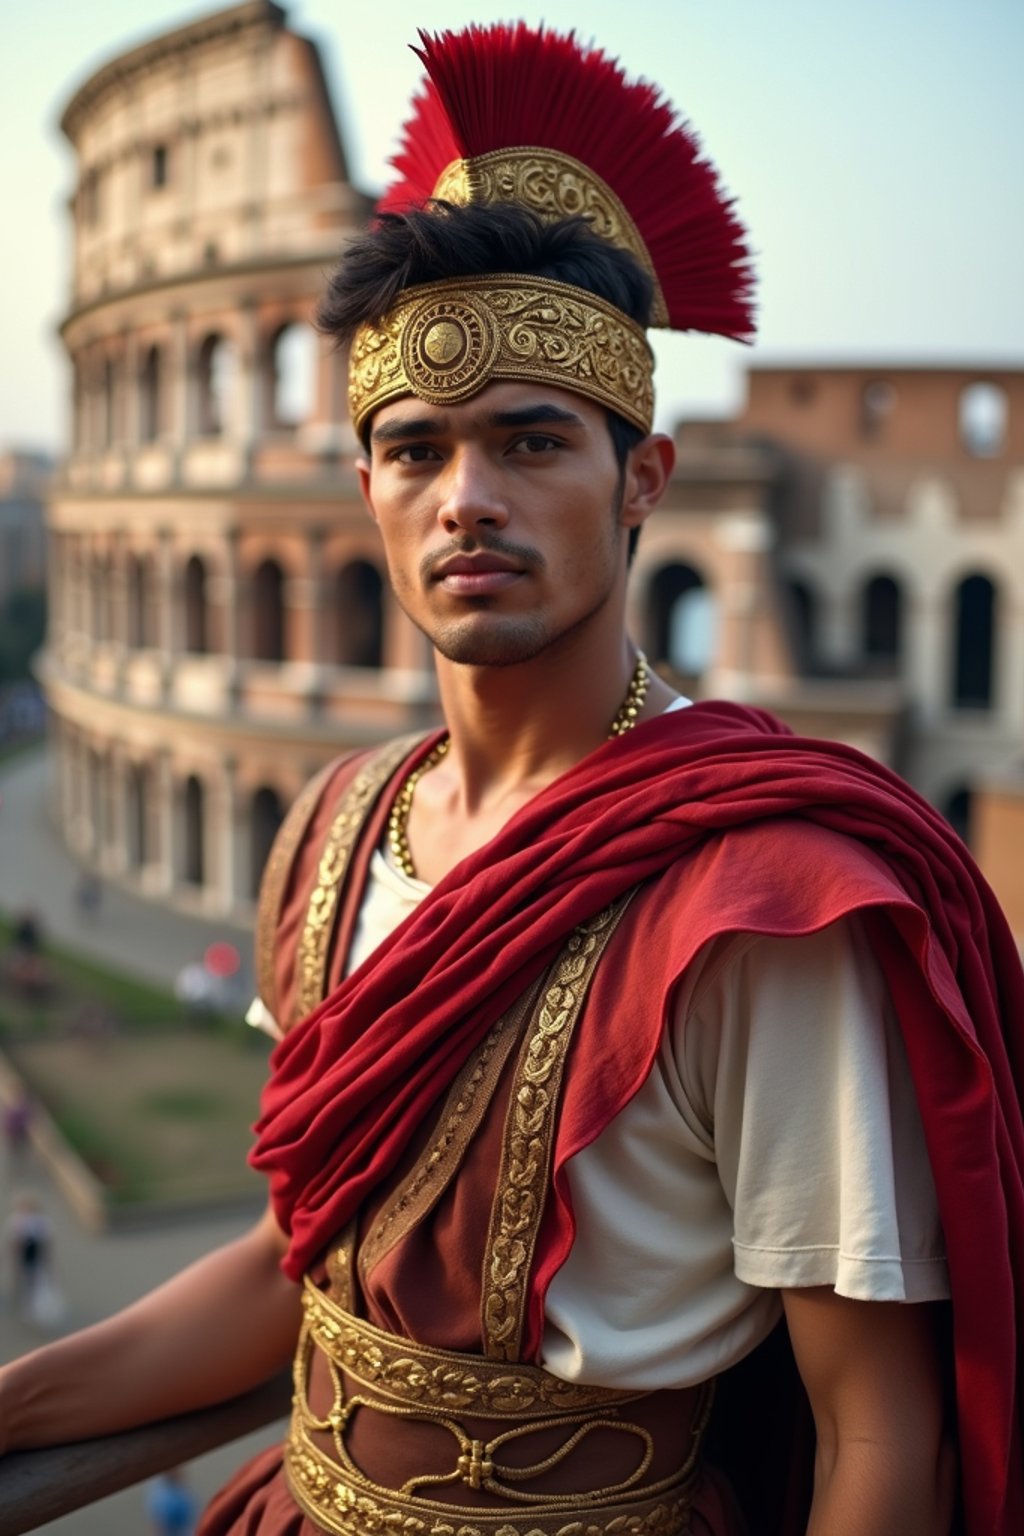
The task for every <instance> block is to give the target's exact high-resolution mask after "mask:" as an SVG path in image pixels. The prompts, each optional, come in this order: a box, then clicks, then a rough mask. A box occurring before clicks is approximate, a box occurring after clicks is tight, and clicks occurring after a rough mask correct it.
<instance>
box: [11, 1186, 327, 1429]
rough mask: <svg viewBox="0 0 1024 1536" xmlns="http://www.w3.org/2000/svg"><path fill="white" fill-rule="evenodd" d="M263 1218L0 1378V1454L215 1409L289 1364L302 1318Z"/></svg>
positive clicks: (270, 1220) (278, 1246)
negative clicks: (105, 1317)
mask: <svg viewBox="0 0 1024 1536" xmlns="http://www.w3.org/2000/svg"><path fill="white" fill-rule="evenodd" d="M285 1246H286V1243H285V1239H284V1236H283V1234H282V1233H281V1231H280V1228H279V1227H278V1225H277V1222H276V1221H275V1220H274V1217H273V1214H272V1213H271V1212H270V1211H269V1210H268V1211H267V1212H266V1214H265V1215H264V1216H263V1218H262V1220H261V1221H260V1222H258V1223H257V1225H256V1226H254V1227H253V1228H252V1229H251V1230H250V1231H249V1232H247V1233H246V1234H245V1235H244V1236H243V1237H240V1238H239V1239H238V1241H237V1242H234V1243H229V1244H227V1245H226V1246H225V1247H223V1248H218V1249H217V1250H216V1251H215V1252H213V1253H211V1254H208V1255H207V1257H206V1258H205V1259H200V1260H199V1262H198V1263H197V1264H193V1265H191V1266H190V1268H188V1269H186V1270H183V1271H182V1273H181V1274H180V1275H176V1276H175V1277H174V1279H173V1280H168V1281H167V1282H166V1284H164V1285H162V1286H160V1287H159V1288H158V1289H157V1290H155V1291H151V1292H150V1293H149V1295H148V1296H144V1297H143V1298H142V1300H141V1301H137V1302H135V1304H134V1305H133V1306H130V1307H127V1308H126V1309H125V1310H124V1311H123V1312H119V1313H118V1314H117V1315H116V1316H115V1317H111V1318H109V1319H108V1320H107V1321H106V1322H103V1323H97V1324H96V1325H95V1326H94V1327H92V1328H86V1329H84V1330H83V1331H82V1332H81V1333H74V1334H71V1335H69V1336H68V1337H67V1338H66V1339H60V1340H59V1341H58V1342H57V1343H54V1344H48V1345H47V1346H46V1347H45V1348H44V1349H39V1350H36V1351H35V1352H34V1353H33V1354H31V1355H25V1356H24V1357H23V1358H22V1359H20V1360H15V1361H13V1362H12V1363H11V1364H10V1365H8V1366H5V1367H4V1368H3V1369H2V1370H0V1455H2V1454H3V1453H4V1452H5V1451H13V1450H29V1449H31V1448H33V1447H35V1446H42V1445H62V1444H64V1443H66V1442H68V1441H73V1440H86V1439H90V1438H92V1437H93V1436H94V1435H107V1434H114V1433H116V1432H117V1431H119V1430H122V1429H131V1428H134V1427H135V1426H136V1425H139V1424H148V1423H152V1422H153V1421H154V1420H156V1419H164V1418H169V1417H171V1416H172V1415H174V1414H179V1413H188V1412H191V1411H193V1410H195V1409H197V1408H205V1407H208V1406H209V1405H210V1404H212V1403H218V1402H224V1401H226V1400H227V1399H228V1398H230V1397H234V1396H236V1395H237V1394H238V1393H240V1392H245V1391H248V1389H249V1388H250V1387H255V1386H258V1385H259V1383H260V1382H262V1381H266V1380H267V1379H268V1377H270V1376H273V1375H274V1374H275V1372H277V1371H279V1370H281V1369H282V1368H283V1367H284V1366H285V1365H287V1364H288V1362H289V1361H290V1360H291V1358H292V1355H293V1354H294V1351H295V1344H296V1341H297V1339H298V1334H299V1326H300V1323H301V1318H302V1303H301V1294H300V1291H299V1287H298V1286H297V1285H293V1284H292V1282H291V1281H290V1280H288V1279H286V1278H285V1276H284V1274H283V1273H282V1271H281V1269H280V1259H281V1255H282V1253H283V1252H284V1248H285Z"/></svg>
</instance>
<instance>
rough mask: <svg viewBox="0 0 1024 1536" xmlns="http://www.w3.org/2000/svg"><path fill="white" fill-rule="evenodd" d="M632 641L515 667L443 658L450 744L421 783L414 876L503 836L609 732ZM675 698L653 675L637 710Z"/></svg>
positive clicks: (563, 649)
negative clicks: (458, 663) (514, 819)
mask: <svg viewBox="0 0 1024 1536" xmlns="http://www.w3.org/2000/svg"><path fill="white" fill-rule="evenodd" d="M635 666H636V648H635V647H634V646H633V645H632V644H631V642H630V641H629V640H628V638H627V637H626V636H625V635H624V634H623V633H622V632H621V630H620V631H619V632H618V633H617V634H616V636H615V641H614V644H608V645H606V646H604V647H595V646H594V645H592V644H591V645H589V646H587V647H586V651H585V654H582V655H581V654H580V653H579V651H577V650H575V648H574V647H572V646H571V645H565V646H558V647H551V648H549V649H548V650H547V651H545V653H544V655H543V656H539V657H537V659H536V660H535V661H533V662H529V663H524V664H521V665H518V666H515V667H501V668H498V667H487V668H485V667H468V666H456V665H455V664H453V663H451V662H447V661H445V660H444V659H443V658H441V659H440V660H439V665H438V678H439V682H440V688H441V699H442V704H443V707H444V714H445V720H446V722H447V724H448V728H449V731H450V733H451V748H450V750H449V752H448V753H447V755H446V756H445V757H444V758H443V760H442V761H441V763H440V764H439V765H438V766H437V767H436V768H434V769H433V770H432V771H431V772H430V773H427V774H424V776H423V777H422V778H421V779H420V781H419V783H418V784H417V786H416V792H415V795H414V797H413V802H412V808H411V811H410V814H409V819H408V823H407V826H406V836H407V839H408V843H409V847H410V849H411V854H412V860H413V865H414V867H415V870H416V874H417V876H418V877H419V878H420V879H421V880H423V881H425V882H426V883H427V884H428V885H434V884H436V883H437V882H438V881H439V880H441V879H442V878H443V876H444V875H445V874H447V872H448V870H449V869H451V868H452V867H453V866H454V865H455V864H457V863H459V862H460V861H461V860H462V859H464V858H465V857H467V855H468V854H470V853H473V852H474V851H475V850H476V849H478V848H481V847H483V845H484V844H485V843H487V842H490V840H491V838H493V837H495V836H497V834H498V833H499V832H500V831H501V829H502V827H503V826H504V825H505V824H506V822H508V821H509V820H510V819H511V818H512V817H513V816H514V815H515V814H516V812H517V811H519V810H521V809H522V808H523V806H524V805H526V804H527V802H528V801H530V800H532V799H533V797H534V795H537V794H539V793H540V792H541V790H543V789H546V788H547V786H548V785H549V784H551V783H552V782H553V781H554V780H555V779H556V778H558V777H559V776H560V775H561V774H563V773H565V772H567V771H568V770H569V769H570V768H572V767H573V766H574V765H575V764H576V763H578V762H579V761H580V760H581V758H584V757H586V756H587V754H588V753H589V752H593V751H594V750H595V749H596V748H597V747H599V746H601V744H602V743H603V742H604V741H606V740H607V739H608V735H609V731H610V729H611V725H612V722H613V720H614V719H615V717H616V715H617V713H618V711H619V708H620V706H621V705H622V702H623V699H624V698H625V695H626V691H627V689H628V687H629V683H630V680H631V678H632V675H633V670H634V668H635ZM675 697H676V695H675V694H674V693H673V691H672V689H670V688H669V687H668V686H667V685H666V684H665V683H663V682H662V681H661V679H660V678H658V677H655V676H653V675H652V676H651V677H650V679H649V685H648V690H647V696H646V698H645V700H644V704H643V708H642V710H641V712H640V719H641V720H644V719H647V718H649V717H652V716H654V715H657V714H660V713H661V711H662V710H664V709H666V708H667V707H668V705H669V704H671V702H672V700H673V699H674V698H675Z"/></svg>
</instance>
